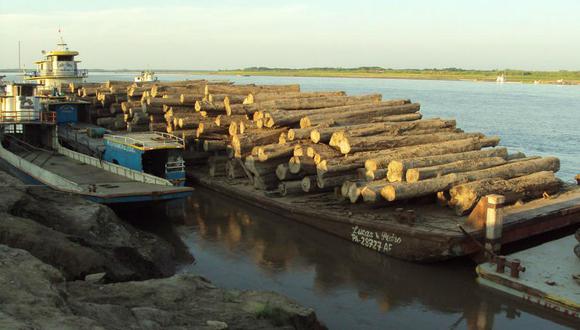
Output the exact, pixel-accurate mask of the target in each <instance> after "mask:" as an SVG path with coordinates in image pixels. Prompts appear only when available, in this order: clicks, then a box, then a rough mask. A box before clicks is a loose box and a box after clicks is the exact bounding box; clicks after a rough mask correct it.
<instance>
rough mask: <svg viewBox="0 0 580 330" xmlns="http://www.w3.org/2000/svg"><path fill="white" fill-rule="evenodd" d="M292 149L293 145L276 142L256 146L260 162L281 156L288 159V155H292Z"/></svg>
mask: <svg viewBox="0 0 580 330" xmlns="http://www.w3.org/2000/svg"><path fill="white" fill-rule="evenodd" d="M293 151H294V146H291V145H280V144H278V143H276V144H271V145H265V146H260V147H258V150H257V156H258V160H259V161H261V162H265V161H267V160H270V159H276V158H282V157H284V158H286V159H288V157H290V156H292V153H293Z"/></svg>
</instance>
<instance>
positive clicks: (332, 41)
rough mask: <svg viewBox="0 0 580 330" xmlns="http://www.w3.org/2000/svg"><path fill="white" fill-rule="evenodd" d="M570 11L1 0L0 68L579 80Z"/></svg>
mask: <svg viewBox="0 0 580 330" xmlns="http://www.w3.org/2000/svg"><path fill="white" fill-rule="evenodd" d="M579 13H580V1H578V0H549V1H548V0H545V1H535V0H527V1H523V0H486V1H483V0H482V1H480V0H469V1H461V0H440V1H427V0H383V1H378V0H356V1H345V0H334V1H326V0H320V1H316V0H310V1H308V0H298V1H291V0H286V1H275V0H270V1H263V0H259V1H252V0H246V1H239V0H206V1H177V0H156V1H149V0H139V1H133V0H129V1H123V0H117V1H108V0H101V1H78V0H74V1H69V0H59V1H46V0H44V1H26V0H20V1H15V0H0V42H1V45H2V46H1V48H0V49H1V50H2V51H1V52H0V68H16V67H18V41H20V42H21V61H22V63H23V64H24V65H25V66H26V68H32V67H33V62H34V61H35V60H38V59H40V57H41V50H49V49H52V48H54V46H55V45H56V42H57V40H58V29H59V28H60V29H61V30H62V34H63V37H64V39H65V41H66V42H67V43H68V44H69V47H70V48H71V49H74V50H77V51H79V52H80V56H79V59H80V60H81V61H82V63H81V67H82V68H89V69H95V68H102V69H124V68H127V69H147V68H149V69H200V70H214V69H235V68H245V67H251V66H266V67H287V68H303V67H359V66H380V67H384V68H398V69H401V68H417V69H421V68H446V67H458V68H465V69H507V68H510V69H526V70H580V56H579V54H580V19H579V18H578V15H579Z"/></svg>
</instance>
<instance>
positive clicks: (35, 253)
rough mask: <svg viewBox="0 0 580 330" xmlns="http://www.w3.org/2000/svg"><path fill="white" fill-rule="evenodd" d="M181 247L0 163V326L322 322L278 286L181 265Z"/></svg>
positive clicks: (309, 325)
mask: <svg viewBox="0 0 580 330" xmlns="http://www.w3.org/2000/svg"><path fill="white" fill-rule="evenodd" d="M175 270H176V261H175V251H174V248H173V247H172V246H171V245H170V244H169V243H168V242H166V241H165V240H163V239H161V238H159V237H157V236H155V235H153V234H151V233H147V232H144V231H142V230H139V229H137V228H135V227H133V226H132V225H130V224H128V223H126V222H124V221H122V220H121V219H119V218H118V217H117V215H116V214H115V213H114V212H113V211H112V210H111V209H110V208H108V207H106V206H103V205H99V204H95V203H91V202H88V201H86V200H84V199H82V198H79V197H77V196H73V195H69V194H64V193H59V192H56V191H53V190H51V189H49V188H45V187H37V186H26V185H23V184H22V182H20V181H18V180H17V179H15V178H13V177H12V176H10V175H8V174H6V173H4V172H1V171H0V329H226V328H229V329H249V328H251V329H271V328H287V329H320V328H324V326H323V325H321V323H320V322H319V321H318V320H317V318H316V315H315V313H314V311H313V310H311V309H308V308H305V307H302V306H300V305H298V304H296V303H294V302H292V301H291V300H289V299H288V298H286V297H284V296H281V295H279V294H277V293H273V292H257V291H236V290H224V289H220V288H217V287H215V286H214V285H212V284H211V282H209V281H208V280H207V279H204V278H202V277H199V276H195V275H193V274H178V275H175Z"/></svg>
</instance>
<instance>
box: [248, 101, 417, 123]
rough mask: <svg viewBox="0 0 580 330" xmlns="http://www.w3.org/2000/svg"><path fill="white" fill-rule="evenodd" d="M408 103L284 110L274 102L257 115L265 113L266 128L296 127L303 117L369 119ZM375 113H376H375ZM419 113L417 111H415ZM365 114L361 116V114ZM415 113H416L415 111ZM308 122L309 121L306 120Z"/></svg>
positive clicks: (391, 102) (374, 102)
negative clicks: (365, 117) (362, 117)
mask: <svg viewBox="0 0 580 330" xmlns="http://www.w3.org/2000/svg"><path fill="white" fill-rule="evenodd" d="M311 100H312V99H302V102H306V101H311ZM281 101H288V100H281ZM407 103H408V100H388V101H383V102H376V101H372V100H370V101H368V102H366V103H354V104H348V105H343V106H335V107H325V108H315V104H312V107H313V108H312V109H305V110H304V109H303V110H292V109H290V110H283V109H281V108H280V107H279V105H276V104H274V103H272V102H269V103H263V104H259V105H255V106H256V107H259V110H261V111H256V113H258V114H259V113H260V112H262V113H263V116H264V117H265V118H266V119H265V121H264V125H265V126H266V127H274V126H276V127H280V126H289V125H294V124H297V123H299V122H300V123H301V125H302V124H304V123H303V119H302V118H303V117H305V116H311V117H312V118H315V119H318V118H320V117H322V118H324V120H322V121H328V120H331V119H333V118H334V115H336V114H353V113H357V115H358V116H362V115H363V114H367V117H368V115H369V114H371V113H375V115H378V114H381V113H384V112H385V111H386V113H388V111H387V110H386V108H390V107H393V106H401V105H405V104H407ZM373 111H374V112H373ZM391 111H395V114H398V113H397V112H400V111H401V109H398V110H392V109H391ZM403 111H409V110H408V109H404V110H403ZM415 111H417V110H415ZM361 112H362V113H363V114H360V113H361ZM413 112H414V111H413ZM345 117H349V116H345ZM259 118H260V117H258V118H256V117H255V118H254V120H257V119H259ZM304 120H307V119H304ZM301 127H302V128H305V127H308V126H301Z"/></svg>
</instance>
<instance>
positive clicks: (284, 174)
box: [276, 163, 306, 181]
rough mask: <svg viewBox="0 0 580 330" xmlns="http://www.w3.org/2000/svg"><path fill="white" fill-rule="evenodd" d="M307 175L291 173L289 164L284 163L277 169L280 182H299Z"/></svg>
mask: <svg viewBox="0 0 580 330" xmlns="http://www.w3.org/2000/svg"><path fill="white" fill-rule="evenodd" d="M305 175H306V174H305V173H290V169H289V168H288V163H285V164H284V163H282V164H279V165H278V166H277V167H276V176H277V177H278V180H280V181H291V180H298V179H302V178H303V177H304V176H305Z"/></svg>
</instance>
